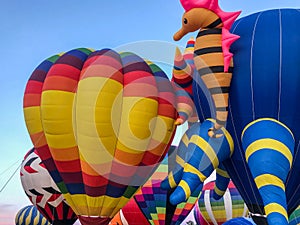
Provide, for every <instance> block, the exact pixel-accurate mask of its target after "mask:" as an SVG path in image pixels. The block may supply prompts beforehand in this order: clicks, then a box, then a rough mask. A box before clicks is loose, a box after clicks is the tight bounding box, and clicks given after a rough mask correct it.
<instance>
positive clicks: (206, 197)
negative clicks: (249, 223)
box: [195, 181, 248, 225]
mask: <svg viewBox="0 0 300 225" xmlns="http://www.w3.org/2000/svg"><path fill="white" fill-rule="evenodd" d="M214 186H215V182H214V181H211V182H209V183H207V184H206V185H204V187H203V190H202V193H201V196H200V198H199V200H198V204H197V205H196V206H195V207H196V208H197V207H198V209H199V210H200V212H201V213H200V214H199V212H198V213H197V209H196V210H195V218H196V219H197V221H198V223H199V224H203V225H205V224H210V225H220V224H223V223H224V222H226V221H228V220H230V219H232V218H236V217H241V216H245V215H246V214H247V212H248V210H247V207H246V205H245V203H244V201H243V199H242V197H241V196H240V194H239V192H238V190H237V189H236V187H235V186H234V184H233V183H232V181H230V183H229V186H228V189H227V190H226V192H225V194H224V196H223V197H222V198H221V199H219V200H215V199H214V198H213V190H214ZM200 221H201V223H200Z"/></svg>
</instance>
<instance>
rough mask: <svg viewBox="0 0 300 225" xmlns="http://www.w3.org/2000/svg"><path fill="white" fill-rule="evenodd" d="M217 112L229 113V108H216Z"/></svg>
mask: <svg viewBox="0 0 300 225" xmlns="http://www.w3.org/2000/svg"><path fill="white" fill-rule="evenodd" d="M216 111H220V112H227V111H228V107H216Z"/></svg>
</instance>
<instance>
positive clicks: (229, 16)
mask: <svg viewBox="0 0 300 225" xmlns="http://www.w3.org/2000/svg"><path fill="white" fill-rule="evenodd" d="M187 9H188V10H187V11H186V13H184V15H183V19H182V28H181V29H180V30H179V31H178V32H177V33H176V34H175V35H174V40H179V39H181V38H182V37H183V36H184V35H185V34H187V33H189V32H193V31H196V30H198V29H200V31H199V33H198V35H197V38H196V41H195V50H194V64H195V67H196V70H197V71H198V73H196V76H200V77H201V79H202V81H203V83H204V84H205V86H206V88H207V89H208V91H209V93H210V95H211V97H212V100H213V103H214V111H215V118H216V123H215V124H214V126H213V128H210V129H209V131H208V134H209V136H210V137H220V136H222V134H221V133H219V132H218V131H219V130H220V128H222V127H224V126H225V123H226V120H227V115H228V97H229V88H230V83H231V78H232V70H233V62H232V54H231V53H230V52H229V46H230V45H231V44H232V43H233V42H234V41H235V40H237V39H238V36H236V35H233V34H230V32H229V31H228V29H229V28H230V27H231V24H232V22H233V21H234V20H235V19H236V17H237V16H238V15H239V12H236V13H225V12H223V11H220V10H217V11H216V12H215V11H214V10H211V9H207V8H203V7H195V8H191V9H190V8H189V7H187ZM194 76H195V75H194ZM196 79H197V78H196Z"/></svg>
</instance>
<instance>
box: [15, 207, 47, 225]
mask: <svg viewBox="0 0 300 225" xmlns="http://www.w3.org/2000/svg"><path fill="white" fill-rule="evenodd" d="M15 222H16V225H50V224H51V223H50V222H49V221H48V220H47V219H46V218H45V217H44V216H43V215H42V214H41V213H40V212H39V210H37V208H36V207H35V206H33V205H28V206H25V207H24V208H22V209H20V211H19V212H18V213H17V215H16V219H15Z"/></svg>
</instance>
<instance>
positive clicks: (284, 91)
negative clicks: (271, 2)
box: [174, 0, 300, 225]
mask: <svg viewBox="0 0 300 225" xmlns="http://www.w3.org/2000/svg"><path fill="white" fill-rule="evenodd" d="M181 3H182V5H183V7H184V9H185V11H186V12H185V14H184V16H183V20H182V22H183V28H182V29H181V31H180V32H179V33H178V34H176V35H175V39H179V38H180V37H181V36H183V35H184V34H185V33H188V32H190V31H195V30H197V29H200V28H201V29H200V31H199V33H198V35H197V39H196V42H195V48H194V53H195V57H194V61H195V67H196V70H197V71H196V73H195V72H194V71H192V72H191V73H190V76H192V78H193V79H192V80H193V81H192V82H191V83H192V84H191V88H192V95H193V96H192V97H193V100H194V103H195V105H196V108H197V113H198V117H199V119H200V122H203V121H205V120H206V119H208V118H216V119H217V121H216V123H213V124H212V126H213V129H208V133H209V136H211V137H213V138H212V139H219V138H222V136H224V134H225V133H224V131H222V130H221V129H219V128H220V127H222V126H225V127H226V131H227V132H228V133H229V134H230V135H231V136H232V139H233V142H234V152H233V154H232V156H231V157H230V156H228V155H227V156H228V159H224V158H222V159H220V160H221V161H222V160H224V161H223V164H224V166H225V168H226V170H227V172H228V174H229V175H230V177H231V178H232V180H233V182H234V183H235V185H236V186H237V188H238V189H239V192H240V194H241V195H242V197H243V199H244V200H245V202H246V204H247V205H248V208H249V210H250V212H251V213H252V214H253V216H254V217H253V219H254V220H255V222H257V223H259V224H267V222H266V220H265V217H267V221H268V224H269V225H272V224H285V225H286V224H288V214H291V213H292V212H293V210H294V209H295V208H296V207H297V206H298V205H299V202H300V198H299V196H300V189H299V188H298V187H299V185H300V180H299V179H298V174H299V172H300V167H299V165H298V164H299V163H298V162H299V161H300V160H299V159H298V158H299V157H300V156H299V155H300V154H297V153H298V143H299V138H300V129H299V126H298V124H299V122H300V121H299V120H300V115H299V106H298V105H299V104H298V99H299V96H300V91H299V90H300V88H299V82H298V80H299V77H300V75H299V74H300V67H299V63H297V59H299V57H300V47H299V46H300V45H299V43H300V31H299V30H298V29H295V27H296V26H297V23H298V21H299V20H300V13H299V11H298V10H296V9H278V10H269V11H263V12H259V13H255V14H253V15H249V16H246V17H244V18H241V19H239V20H237V21H236V22H235V23H234V24H233V22H234V20H235V19H236V17H237V16H238V14H239V12H236V13H226V12H223V11H222V10H221V9H220V8H219V5H218V1H217V0H203V1H197V0H192V1H191V0H181ZM229 31H230V32H229ZM237 36H239V37H240V38H239V39H237ZM230 46H231V47H230ZM229 47H230V51H231V52H229ZM232 56H233V62H234V64H232V61H231V59H230V58H231V57H232ZM186 63H187V64H188V63H189V62H188V61H187V60H186ZM231 73H232V80H231V82H230V77H231ZM203 84H204V85H203ZM189 91H190V89H189ZM228 97H229V99H228ZM203 99H204V100H203ZM208 109H210V110H208ZM225 122H226V124H225ZM204 123H206V121H205V122H204ZM205 129H207V128H205ZM203 135H204V136H203ZM198 136H199V138H204V139H205V138H206V137H207V136H206V135H205V134H200V135H198ZM188 146H189V143H188ZM296 146H297V147H296ZM209 149H210V148H209ZM219 151H223V150H222V149H221V150H220V149H217V148H215V149H213V152H215V154H216V155H217V154H218V153H219ZM206 152H207V151H206ZM209 152H212V151H211V149H210V151H209ZM196 154H199V153H198V151H195V157H197V155H196ZM206 154H207V153H206ZM193 158H194V157H191V160H190V161H192V159H193ZM193 160H194V159H193ZM220 160H219V161H220ZM221 161H220V162H221ZM186 163H187V164H189V165H193V166H194V167H195V166H196V170H194V172H192V171H191V170H190V171H186V172H185V173H186V174H187V173H189V174H191V175H192V176H195V177H199V172H196V171H197V170H198V167H199V165H200V164H201V163H199V164H197V163H196V164H192V162H189V161H187V162H186ZM212 164H213V163H212ZM197 166H198V167H197ZM200 172H203V171H201V170H200ZM186 176H187V175H186ZM183 177H184V175H183ZM179 180H180V179H179ZM183 180H186V179H183ZM201 182H202V179H201V178H200V179H198V182H194V184H193V183H192V182H190V183H188V185H186V186H189V189H190V191H192V190H193V189H195V188H196V187H198V186H199V184H200V183H201ZM177 183H179V181H177ZM180 188H181V189H182V185H179V190H180ZM186 189H187V188H186ZM176 194H178V192H176ZM180 196H184V194H183V193H181V194H180ZM174 198H175V197H174ZM178 198H181V199H180V200H182V198H183V197H178Z"/></svg>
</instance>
